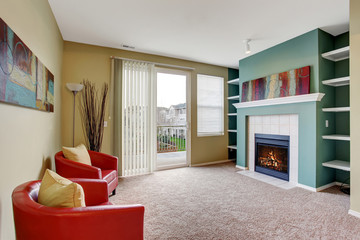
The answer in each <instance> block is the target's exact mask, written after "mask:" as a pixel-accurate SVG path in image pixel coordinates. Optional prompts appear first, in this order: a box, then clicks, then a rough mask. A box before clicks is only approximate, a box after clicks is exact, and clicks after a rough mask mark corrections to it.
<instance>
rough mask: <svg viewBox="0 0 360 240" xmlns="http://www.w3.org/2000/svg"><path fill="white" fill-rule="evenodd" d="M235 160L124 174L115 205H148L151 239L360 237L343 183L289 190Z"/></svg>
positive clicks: (147, 232) (146, 227) (359, 221)
mask: <svg viewBox="0 0 360 240" xmlns="http://www.w3.org/2000/svg"><path fill="white" fill-rule="evenodd" d="M237 171H238V169H236V168H235V165H234V163H226V164H218V165H212V166H205V167H192V168H180V169H174V170H167V171H160V172H155V173H153V174H149V175H144V176H138V177H129V178H123V179H120V181H119V186H118V188H117V194H116V196H114V197H111V198H110V200H111V201H112V202H113V203H114V204H133V203H139V204H143V205H144V206H145V222H144V236H145V239H360V219H358V218H356V217H353V216H350V215H348V209H349V196H348V195H345V194H343V193H341V192H340V191H339V188H338V187H332V188H330V189H327V190H325V191H322V192H318V193H313V192H310V191H307V190H304V189H301V188H294V189H291V190H283V189H280V188H277V187H274V186H272V185H269V184H266V183H264V182H260V181H257V180H255V179H252V178H249V177H246V176H242V175H240V174H238V173H236V172H237Z"/></svg>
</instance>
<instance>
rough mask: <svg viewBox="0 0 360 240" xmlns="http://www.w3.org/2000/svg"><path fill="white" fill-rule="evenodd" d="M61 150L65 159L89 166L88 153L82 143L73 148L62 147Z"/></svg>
mask: <svg viewBox="0 0 360 240" xmlns="http://www.w3.org/2000/svg"><path fill="white" fill-rule="evenodd" d="M62 150H63V154H64V156H65V157H66V158H67V159H70V160H73V161H75V162H79V163H84V164H87V165H90V166H91V160H90V155H89V152H88V150H87V149H86V147H85V145H84V144H80V145H79V146H77V147H74V148H71V147H62Z"/></svg>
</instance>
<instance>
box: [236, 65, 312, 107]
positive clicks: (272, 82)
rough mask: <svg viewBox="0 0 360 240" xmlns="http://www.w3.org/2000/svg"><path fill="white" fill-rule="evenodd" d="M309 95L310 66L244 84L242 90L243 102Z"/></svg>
mask: <svg viewBox="0 0 360 240" xmlns="http://www.w3.org/2000/svg"><path fill="white" fill-rule="evenodd" d="M308 93H310V66H306V67H302V68H297V69H293V70H290V71H287V72H282V73H277V74H272V75H269V76H267V77H262V78H258V79H255V80H251V81H248V82H244V83H243V84H242V90H241V102H249V101H256V100H264V99H271V98H278V97H288V96H295V95H301V94H308Z"/></svg>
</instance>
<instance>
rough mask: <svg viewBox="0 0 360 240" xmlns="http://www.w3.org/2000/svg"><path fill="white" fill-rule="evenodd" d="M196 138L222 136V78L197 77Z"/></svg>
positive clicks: (199, 75)
mask: <svg viewBox="0 0 360 240" xmlns="http://www.w3.org/2000/svg"><path fill="white" fill-rule="evenodd" d="M197 115H198V119H197V123H198V124H197V133H198V136H211V135H222V134H224V78H222V77H215V76H208V75H201V74H198V75H197Z"/></svg>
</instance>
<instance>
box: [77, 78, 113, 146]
mask: <svg viewBox="0 0 360 240" xmlns="http://www.w3.org/2000/svg"><path fill="white" fill-rule="evenodd" d="M82 84H83V85H84V89H83V91H81V104H80V114H81V118H82V123H83V131H84V134H85V138H86V139H87V143H86V145H87V147H88V149H89V150H92V151H97V152H100V149H101V145H102V139H103V134H104V119H105V107H106V102H107V95H108V91H109V86H108V84H107V83H104V85H103V87H102V89H101V92H100V94H99V93H98V91H97V90H96V88H95V84H94V83H91V82H90V81H89V80H83V82H82Z"/></svg>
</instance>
